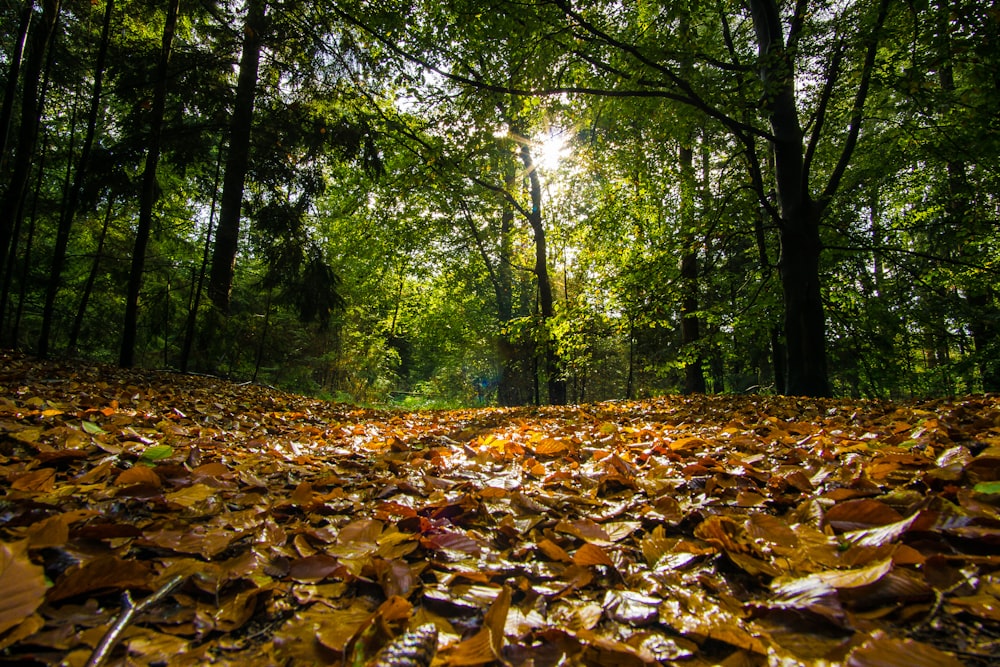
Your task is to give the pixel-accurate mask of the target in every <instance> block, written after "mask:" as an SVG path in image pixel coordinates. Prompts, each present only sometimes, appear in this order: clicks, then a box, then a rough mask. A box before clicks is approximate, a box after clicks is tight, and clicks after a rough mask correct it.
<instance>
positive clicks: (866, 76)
mask: <svg viewBox="0 0 1000 667" xmlns="http://www.w3.org/2000/svg"><path fill="white" fill-rule="evenodd" d="M888 14H889V0H881V2H879V6H878V15H877V16H876V17H875V25H874V27H873V28H872V32H871V39H870V40H869V42H868V49H867V52H866V53H865V62H864V66H863V67H862V70H861V83H860V85H859V86H858V92H857V94H856V95H855V96H854V106H853V108H852V109H851V124H850V128H849V130H848V133H847V139H845V140H844V149H843V151H841V153H840V160H838V162H837V166H836V167H834V169H833V173H831V174H830V180H829V181H828V182H827V185H826V189H824V190H823V194H822V195H821V196H820V198H819V199H818V200H817V204H818V207H819V210H820V211H822V210H823V209H824V208H826V207H827V206H828V205H829V203H830V200H832V199H833V195H834V194H836V192H837V189H838V188H839V187H840V182H841V180H842V179H843V177H844V172H846V171H847V165H848V164H850V161H851V157H852V156H853V154H854V149H855V147H857V144H858V135H859V134H860V133H861V122H862V120H864V110H865V102H866V100H867V99H868V89H869V87H870V85H871V80H872V73H873V72H874V70H875V56H876V55H877V53H878V43H879V33H881V32H882V26H883V24H884V23H885V19H886V17H887V15H888Z"/></svg>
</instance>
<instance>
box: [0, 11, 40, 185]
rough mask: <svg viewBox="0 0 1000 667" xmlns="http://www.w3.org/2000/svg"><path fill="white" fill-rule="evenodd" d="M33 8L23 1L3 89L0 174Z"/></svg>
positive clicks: (3, 162)
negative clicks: (5, 83)
mask: <svg viewBox="0 0 1000 667" xmlns="http://www.w3.org/2000/svg"><path fill="white" fill-rule="evenodd" d="M34 8H35V1H34V0H25V2H24V7H23V8H22V9H21V16H20V19H19V20H18V25H17V36H16V37H15V38H14V48H13V50H12V53H11V55H10V67H9V68H8V69H7V85H6V87H5V89H4V96H3V106H0V173H2V172H3V171H4V167H5V166H6V164H7V139H8V138H9V137H10V121H11V118H12V117H13V115H14V98H15V97H17V82H18V76H20V74H21V61H22V57H23V55H24V45H25V42H27V40H28V26H29V25H31V13H32V11H33V10H34Z"/></svg>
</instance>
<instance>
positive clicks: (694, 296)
mask: <svg viewBox="0 0 1000 667" xmlns="http://www.w3.org/2000/svg"><path fill="white" fill-rule="evenodd" d="M678 160H679V162H680V171H681V227H682V230H681V237H682V239H683V244H684V248H683V250H682V254H681V267H680V269H681V270H680V279H681V292H682V294H681V348H682V351H683V353H684V354H685V361H684V393H685V394H694V393H700V394H703V393H705V373H704V371H703V370H702V356H701V353H700V351H697V346H698V344H699V341H700V339H701V330H700V329H701V327H700V323H699V321H698V251H697V249H696V248H695V247H694V246H695V234H694V226H695V210H694V197H695V178H694V151H693V150H692V148H691V147H690V146H681V147H680V150H679V151H678ZM692 349H694V350H695V353H694V356H693V358H691V357H690V356H689V355H690V354H691V350H692Z"/></svg>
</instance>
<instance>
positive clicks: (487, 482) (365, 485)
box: [0, 352, 1000, 667]
mask: <svg viewBox="0 0 1000 667" xmlns="http://www.w3.org/2000/svg"><path fill="white" fill-rule="evenodd" d="M0 479H3V480H5V484H4V486H3V487H2V493H3V497H2V499H0V590H2V591H3V595H0V663H4V664H15V663H16V664H21V665H24V664H27V665H30V664H65V665H80V666H82V665H85V664H88V661H89V664H92V665H97V664H109V665H110V664H128V665H166V664H169V665H186V664H220V665H229V664H234V665H235V664H239V665H241V666H243V667H252V666H255V665H316V664H319V665H322V664H331V665H339V664H348V665H365V664H375V665H378V666H379V667H403V666H404V665H426V664H427V663H428V661H430V660H431V658H432V656H433V664H435V665H475V664H489V663H494V664H508V665H534V666H542V665H557V664H581V665H656V664H666V665H685V666H692V667H694V666H701V665H717V664H721V665H731V666H734V667H735V666H742V665H766V664H788V665H798V664H810V665H812V664H816V665H820V664H826V665H851V666H855V667H856V666H862V665H880V666H888V665H906V667H919V666H921V665H933V666H934V667H948V666H950V665H962V664H965V665H987V664H991V663H992V662H993V658H992V656H995V655H998V654H1000V599H998V598H1000V399H998V398H997V397H982V396H979V397H965V398H961V399H950V400H935V401H923V402H900V403H892V402H876V401H857V400H816V399H802V398H793V397H774V396H692V397H665V398H659V399H655V400H648V401H638V402H611V403H600V404H594V405H584V406H573V407H562V408H521V409H495V408H494V409H490V408H485V409H477V410H464V411H450V412H417V413H404V412H396V411H389V410H386V411H377V410H362V409H356V408H352V407H350V406H346V405H342V404H332V403H328V402H323V401H319V400H313V399H308V398H303V397H300V396H295V395H291V394H286V393H282V392H279V391H276V390H273V389H269V388H266V387H260V386H254V385H238V384H233V383H228V382H225V381H222V380H218V379H213V378H205V377H195V376H188V375H181V374H176V373H167V372H141V371H123V370H119V369H115V368H112V367H106V366H99V365H95V364H88V363H69V362H42V361H38V360H35V359H31V358H29V357H25V356H22V355H17V354H13V353H3V352H0ZM434 635H436V642H435V641H434ZM394 637H396V638H400V637H401V639H397V641H402V642H403V646H402V648H400V647H396V648H395V649H394V650H393V651H392V652H391V653H390V654H388V655H387V654H386V652H385V651H383V652H382V653H381V655H379V651H380V650H383V648H384V646H385V645H386V644H389V643H390V641H391V640H392V639H393V638H394ZM102 640H103V642H102ZM435 653H436V655H435Z"/></svg>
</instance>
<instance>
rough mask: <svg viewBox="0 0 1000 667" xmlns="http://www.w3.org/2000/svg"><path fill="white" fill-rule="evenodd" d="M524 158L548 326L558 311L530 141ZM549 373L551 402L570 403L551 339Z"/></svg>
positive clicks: (541, 304)
mask: <svg viewBox="0 0 1000 667" xmlns="http://www.w3.org/2000/svg"><path fill="white" fill-rule="evenodd" d="M521 162H522V163H523V164H524V168H525V170H526V171H527V173H528V184H529V190H530V194H531V210H530V211H529V212H528V213H529V214H528V224H530V225H531V230H532V232H533V233H534V237H535V276H536V277H537V279H538V305H539V309H540V311H541V316H542V322H544V323H545V325H546V326H547V325H548V324H549V322H550V321H551V319H552V316H553V315H554V314H555V309H554V303H553V298H552V281H551V279H550V277H549V267H548V261H547V259H548V258H547V252H546V249H545V226H544V225H543V224H542V184H541V181H540V180H539V178H538V170H537V169H536V168H535V163H534V160H533V159H532V156H531V149H530V148H529V146H528V144H527V142H525V143H522V144H521ZM544 354H545V376H546V381H547V388H548V399H549V404H551V405H565V404H566V380H565V379H564V378H562V377H561V376H560V369H559V356H558V354H557V353H556V351H555V348H554V345H553V342H552V341H551V340H546V341H545V352H544Z"/></svg>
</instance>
